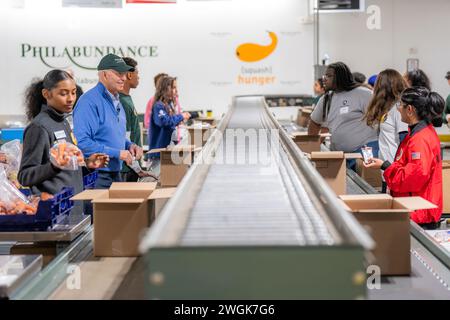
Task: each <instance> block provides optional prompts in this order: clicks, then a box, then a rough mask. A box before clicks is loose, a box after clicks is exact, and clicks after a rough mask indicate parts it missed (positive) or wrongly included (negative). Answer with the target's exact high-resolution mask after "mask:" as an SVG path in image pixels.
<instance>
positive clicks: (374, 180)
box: [356, 159, 383, 188]
mask: <svg viewBox="0 0 450 320" xmlns="http://www.w3.org/2000/svg"><path fill="white" fill-rule="evenodd" d="M356 173H357V174H358V175H359V176H360V177H361V178H363V179H364V180H365V181H366V182H367V183H368V184H370V185H371V186H372V187H374V188H381V186H382V182H383V180H382V179H381V170H380V169H374V168H366V167H365V166H364V164H363V160H362V159H357V160H356Z"/></svg>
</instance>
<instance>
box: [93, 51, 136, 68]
mask: <svg viewBox="0 0 450 320" xmlns="http://www.w3.org/2000/svg"><path fill="white" fill-rule="evenodd" d="M109 69H112V70H116V71H117V72H127V71H131V72H133V71H134V68H133V67H132V66H129V65H127V64H126V63H125V61H123V59H122V58H121V57H119V56H117V55H115V54H112V53H110V54H107V55H106V56H104V57H103V58H102V60H100V63H99V64H98V66H97V70H99V71H100V70H109Z"/></svg>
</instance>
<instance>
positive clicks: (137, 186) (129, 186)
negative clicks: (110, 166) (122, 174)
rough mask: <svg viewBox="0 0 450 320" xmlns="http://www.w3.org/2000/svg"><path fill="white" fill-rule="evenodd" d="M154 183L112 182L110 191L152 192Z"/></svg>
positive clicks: (154, 186)
mask: <svg viewBox="0 0 450 320" xmlns="http://www.w3.org/2000/svg"><path fill="white" fill-rule="evenodd" d="M156 185H157V183H156V182H113V183H112V185H111V187H110V190H127V191H133V190H154V189H156Z"/></svg>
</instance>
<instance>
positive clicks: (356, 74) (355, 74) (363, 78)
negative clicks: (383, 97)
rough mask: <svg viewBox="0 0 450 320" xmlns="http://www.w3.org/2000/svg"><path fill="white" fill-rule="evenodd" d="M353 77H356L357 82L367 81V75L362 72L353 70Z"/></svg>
mask: <svg viewBox="0 0 450 320" xmlns="http://www.w3.org/2000/svg"><path fill="white" fill-rule="evenodd" d="M353 78H354V79H355V81H356V82H358V83H360V84H363V83H364V82H366V79H367V77H366V76H365V75H364V74H362V73H361V72H353Z"/></svg>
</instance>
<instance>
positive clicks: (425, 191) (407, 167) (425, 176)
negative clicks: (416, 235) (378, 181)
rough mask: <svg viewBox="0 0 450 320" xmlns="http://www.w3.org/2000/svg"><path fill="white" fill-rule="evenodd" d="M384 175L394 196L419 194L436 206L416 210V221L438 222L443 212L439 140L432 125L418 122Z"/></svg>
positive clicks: (413, 214)
mask: <svg viewBox="0 0 450 320" xmlns="http://www.w3.org/2000/svg"><path fill="white" fill-rule="evenodd" d="M383 175H384V178H385V180H386V183H387V186H388V187H389V189H390V190H391V195H392V196H393V197H410V196H419V197H422V198H424V199H426V200H428V201H430V202H432V203H434V204H435V205H437V206H438V207H439V208H437V209H427V210H416V211H414V212H413V213H412V214H411V219H412V220H413V221H415V222H416V223H431V222H438V221H439V219H440V218H441V214H442V160H441V148H440V141H439V138H438V136H437V134H436V131H435V130H434V128H433V126H432V125H431V124H430V125H427V124H426V123H425V122H419V123H418V124H417V125H416V127H414V128H413V130H410V132H409V134H408V135H407V136H406V138H405V139H404V140H403V141H402V143H401V144H400V146H399V147H398V150H397V154H396V155H395V161H394V163H392V164H391V165H390V166H389V167H388V168H387V169H386V170H385V171H384V174H383Z"/></svg>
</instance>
